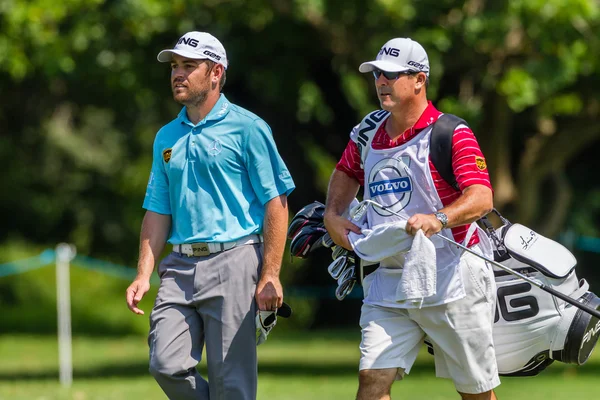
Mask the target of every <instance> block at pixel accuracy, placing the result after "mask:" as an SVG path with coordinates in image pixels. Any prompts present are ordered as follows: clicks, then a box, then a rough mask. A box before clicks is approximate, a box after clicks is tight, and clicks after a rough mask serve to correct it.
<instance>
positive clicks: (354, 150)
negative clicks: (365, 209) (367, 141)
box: [335, 125, 365, 185]
mask: <svg viewBox="0 0 600 400" xmlns="http://www.w3.org/2000/svg"><path fill="white" fill-rule="evenodd" d="M358 127H359V125H356V126H355V127H354V128H352V131H350V140H349V141H348V144H347V145H346V148H345V149H344V152H343V153H342V157H341V158H340V160H339V161H338V163H337V165H336V166H335V169H337V170H338V171H341V172H344V173H345V174H346V175H348V176H349V177H351V178H354V179H356V180H357V181H358V182H359V183H360V184H361V185H364V182H365V172H364V170H363V169H362V168H361V167H360V151H359V150H358V146H357V145H356V140H357V137H358Z"/></svg>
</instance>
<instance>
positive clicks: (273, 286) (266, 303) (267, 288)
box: [255, 275, 283, 311]
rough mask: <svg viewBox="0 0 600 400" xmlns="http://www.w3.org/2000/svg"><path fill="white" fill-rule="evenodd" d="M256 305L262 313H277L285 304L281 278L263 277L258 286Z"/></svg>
mask: <svg viewBox="0 0 600 400" xmlns="http://www.w3.org/2000/svg"><path fill="white" fill-rule="evenodd" d="M255 298H256V303H257V304H258V309H259V310H261V311H275V310H276V309H277V308H279V307H281V304H282V303H283V288H282V287H281V282H280V281H279V278H277V277H274V276H270V275H267V276H263V277H261V278H260V281H259V282H258V285H256V295H255Z"/></svg>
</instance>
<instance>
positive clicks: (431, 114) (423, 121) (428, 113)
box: [413, 101, 442, 131]
mask: <svg viewBox="0 0 600 400" xmlns="http://www.w3.org/2000/svg"><path fill="white" fill-rule="evenodd" d="M440 115H442V113H441V112H439V111H438V110H437V109H436V108H435V106H434V105H433V103H432V102H431V101H428V102H427V108H425V111H423V114H421V116H420V117H419V119H418V120H417V122H416V123H415V125H414V126H413V128H414V130H415V131H420V130H421V129H425V128H427V127H428V126H429V125H431V124H433V123H434V122H435V121H437V120H438V118H439V117H440Z"/></svg>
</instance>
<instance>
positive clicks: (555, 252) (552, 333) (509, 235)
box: [486, 217, 600, 376]
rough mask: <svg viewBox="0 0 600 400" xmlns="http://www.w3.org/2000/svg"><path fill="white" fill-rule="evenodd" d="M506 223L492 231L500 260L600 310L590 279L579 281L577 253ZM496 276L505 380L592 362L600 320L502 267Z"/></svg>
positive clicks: (498, 336) (496, 335)
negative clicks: (550, 367)
mask: <svg viewBox="0 0 600 400" xmlns="http://www.w3.org/2000/svg"><path fill="white" fill-rule="evenodd" d="M501 218H502V217H501ZM502 220H503V222H504V225H503V226H502V227H501V228H499V229H498V230H496V231H494V230H493V228H491V226H486V228H487V232H488V234H489V235H490V237H491V239H492V242H493V244H494V247H495V251H494V255H495V257H494V258H495V261H497V262H499V263H501V264H503V265H505V266H507V267H509V268H511V269H513V270H515V271H517V272H520V273H521V274H523V275H525V276H527V277H529V278H534V279H537V280H538V281H541V282H542V283H543V284H544V285H547V286H550V287H551V288H553V289H554V290H556V291H559V292H561V293H563V294H565V295H567V296H569V297H571V298H573V299H577V300H578V301H579V302H581V303H583V304H587V305H588V306H590V307H592V308H595V309H599V308H600V298H598V297H597V296H596V295H595V294H594V293H592V292H590V291H589V290H588V289H589V285H588V283H587V282H586V281H585V279H581V280H579V279H578V278H577V276H576V274H575V264H576V259H575V257H574V256H573V254H571V252H569V251H568V250H567V249H566V248H565V247H563V246H562V245H561V244H559V243H557V242H555V241H553V240H550V239H548V238H545V237H543V236H542V235H540V234H538V233H536V232H534V231H533V230H531V229H529V228H527V227H525V226H523V225H520V224H511V223H509V222H508V221H507V220H506V219H504V218H502ZM494 275H495V277H496V286H497V298H496V300H497V304H496V315H495V319H494V328H493V335H494V345H495V347H496V358H497V361H498V371H499V373H500V374H501V375H504V376H533V375H537V374H538V373H540V372H541V371H542V370H544V369H545V368H546V367H547V366H548V365H550V364H551V363H552V362H553V361H554V360H557V361H561V362H564V363H568V364H577V365H581V364H583V363H585V362H586V361H587V359H588V358H589V356H590V355H591V353H592V351H593V350H594V347H595V346H596V343H597V342H598V338H599V337H600V320H598V318H596V317H593V316H592V315H590V314H588V313H587V312H585V311H583V310H581V309H579V308H577V307H575V306H573V305H571V304H569V303H567V302H565V301H564V300H561V299H560V298H558V297H556V296H553V295H551V294H549V293H547V292H545V291H543V290H542V289H540V288H538V287H536V286H534V285H531V284H530V283H528V282H526V281H525V280H523V279H522V278H519V277H517V276H515V275H511V274H509V273H508V272H505V271H503V270H501V269H500V268H497V267H494Z"/></svg>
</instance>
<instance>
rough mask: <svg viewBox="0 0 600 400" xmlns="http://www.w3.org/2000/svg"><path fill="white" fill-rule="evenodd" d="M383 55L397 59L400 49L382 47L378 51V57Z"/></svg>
mask: <svg viewBox="0 0 600 400" xmlns="http://www.w3.org/2000/svg"><path fill="white" fill-rule="evenodd" d="M382 54H385V55H386V56H387V55H389V56H392V57H398V56H399V55H400V49H397V48H395V47H382V48H381V50H380V51H379V55H382Z"/></svg>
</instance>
